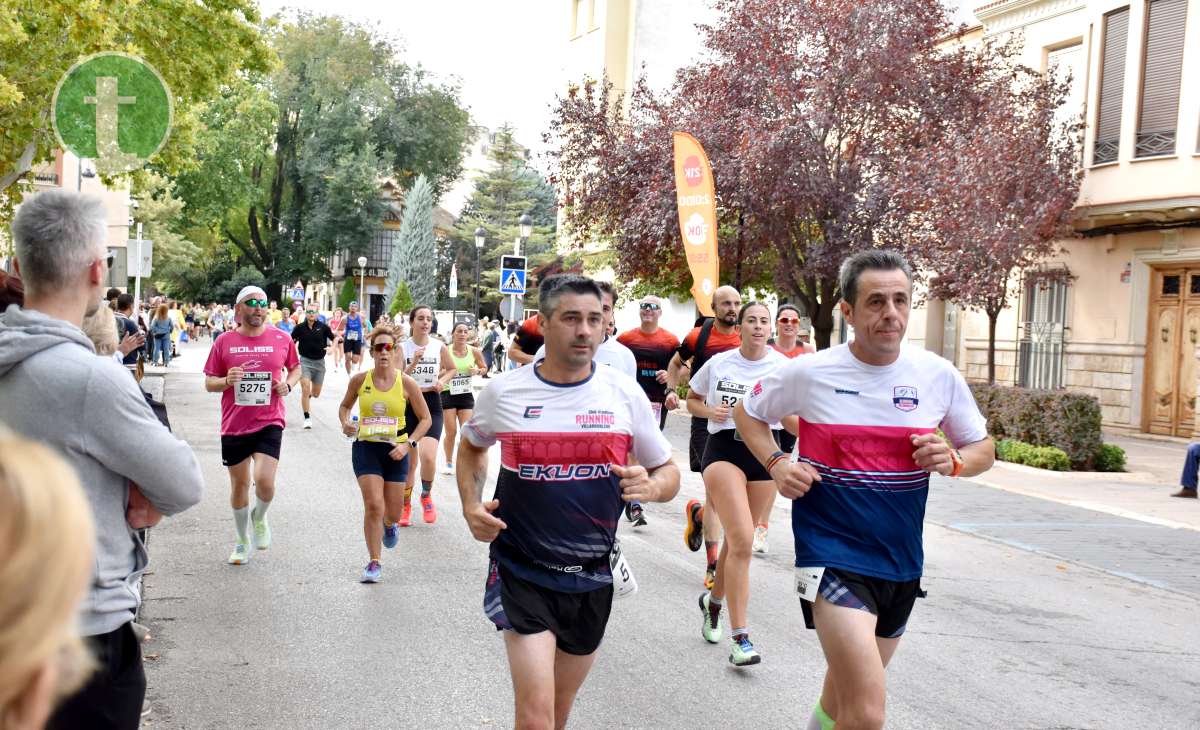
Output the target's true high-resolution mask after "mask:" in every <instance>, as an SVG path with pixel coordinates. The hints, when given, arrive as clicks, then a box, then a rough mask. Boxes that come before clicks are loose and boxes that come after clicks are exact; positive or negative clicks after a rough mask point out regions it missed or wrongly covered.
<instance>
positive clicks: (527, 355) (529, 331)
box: [508, 314, 546, 367]
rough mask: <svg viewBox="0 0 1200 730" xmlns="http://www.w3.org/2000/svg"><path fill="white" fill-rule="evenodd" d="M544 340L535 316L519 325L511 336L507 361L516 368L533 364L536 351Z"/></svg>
mask: <svg viewBox="0 0 1200 730" xmlns="http://www.w3.org/2000/svg"><path fill="white" fill-rule="evenodd" d="M545 341H546V338H545V337H543V336H542V326H541V325H540V324H539V323H538V317H537V315H536V314H535V315H534V316H532V317H530V318H529V319H527V320H525V321H524V322H522V323H521V326H520V327H518V328H517V331H516V333H514V334H513V338H512V343H511V344H510V345H509V346H508V359H509V360H512V361H513V362H515V363H516V364H517V366H518V367H519V366H521V365H528V364H529V363H531V362H533V361H534V359H535V356H536V355H537V351H538V350H540V349H541V347H542V344H543V343H544V342H545Z"/></svg>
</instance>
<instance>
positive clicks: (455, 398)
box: [442, 390, 475, 411]
mask: <svg viewBox="0 0 1200 730" xmlns="http://www.w3.org/2000/svg"><path fill="white" fill-rule="evenodd" d="M450 409H454V410H458V411H473V410H475V394H474V393H459V394H458V395H450V394H449V393H447V392H446V391H444V390H443V391H442V410H443V411H448V410H450Z"/></svg>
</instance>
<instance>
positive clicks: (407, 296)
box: [387, 281, 413, 317]
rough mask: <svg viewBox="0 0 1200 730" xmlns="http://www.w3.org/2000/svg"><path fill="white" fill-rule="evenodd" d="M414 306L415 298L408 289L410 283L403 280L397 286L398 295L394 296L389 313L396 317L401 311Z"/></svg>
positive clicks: (406, 310) (389, 306)
mask: <svg viewBox="0 0 1200 730" xmlns="http://www.w3.org/2000/svg"><path fill="white" fill-rule="evenodd" d="M412 308H413V298H412V294H411V293H409V291H408V284H405V283H404V282H403V281H401V282H400V284H399V285H398V286H397V287H396V295H395V296H393V297H392V303H391V304H389V305H388V309H387V313H388V314H389V315H390V316H392V317H395V316H396V315H397V314H399V313H400V312H408V311H409V310H411V309H412Z"/></svg>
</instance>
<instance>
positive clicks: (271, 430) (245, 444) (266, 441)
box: [221, 426, 283, 466]
mask: <svg viewBox="0 0 1200 730" xmlns="http://www.w3.org/2000/svg"><path fill="white" fill-rule="evenodd" d="M281 446H283V427H282V426H267V427H266V428H264V429H262V430H261V431H255V432H253V433H240V434H237V435H236V436H226V435H224V434H222V435H221V463H222V464H224V465H225V466H237V465H238V464H240V463H242V462H243V461H245V460H246V459H249V458H250V455H251V454H265V455H266V456H269V457H271V458H272V459H278V458H279V449H280V447H281Z"/></svg>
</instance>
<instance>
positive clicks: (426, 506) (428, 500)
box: [421, 494, 437, 525]
mask: <svg viewBox="0 0 1200 730" xmlns="http://www.w3.org/2000/svg"><path fill="white" fill-rule="evenodd" d="M421 510H422V512H423V514H422V515H421V517H422V519H424V520H425V523H426V524H429V525H432V524H433V523H435V522H437V507H434V506H433V497H432V496H430V495H428V494H422V495H421Z"/></svg>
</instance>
